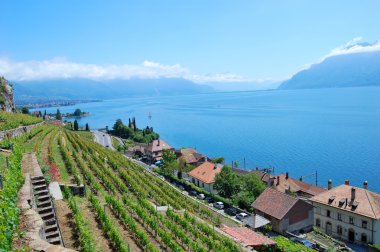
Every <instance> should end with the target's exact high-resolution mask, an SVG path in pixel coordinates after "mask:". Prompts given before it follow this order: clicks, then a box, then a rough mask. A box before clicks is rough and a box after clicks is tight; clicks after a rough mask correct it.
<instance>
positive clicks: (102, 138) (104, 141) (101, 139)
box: [91, 130, 115, 150]
mask: <svg viewBox="0 0 380 252" xmlns="http://www.w3.org/2000/svg"><path fill="white" fill-rule="evenodd" d="M91 132H92V133H94V135H95V140H96V142H97V143H99V144H100V145H103V146H104V147H107V148H109V149H111V150H115V148H114V147H113V146H112V139H111V136H110V135H108V134H107V133H103V132H100V131H99V130H92V131H91Z"/></svg>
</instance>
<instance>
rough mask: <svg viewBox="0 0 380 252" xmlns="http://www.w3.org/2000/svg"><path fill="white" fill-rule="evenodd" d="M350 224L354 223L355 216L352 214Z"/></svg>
mask: <svg viewBox="0 0 380 252" xmlns="http://www.w3.org/2000/svg"><path fill="white" fill-rule="evenodd" d="M350 224H354V217H351V216H350Z"/></svg>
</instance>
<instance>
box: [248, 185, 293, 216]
mask: <svg viewBox="0 0 380 252" xmlns="http://www.w3.org/2000/svg"><path fill="white" fill-rule="evenodd" d="M298 200H300V199H297V198H294V197H292V196H290V195H288V194H285V193H282V192H280V191H277V190H274V189H272V188H267V189H265V191H264V192H263V193H262V194H260V196H259V197H258V198H257V199H256V200H255V202H253V204H252V207H253V208H254V209H257V210H259V211H261V212H263V213H265V214H268V215H270V216H272V217H274V218H276V219H278V220H281V219H283V218H284V216H285V215H286V214H287V213H288V212H289V211H290V209H292V207H293V206H294V205H295V204H296V203H297V201H298Z"/></svg>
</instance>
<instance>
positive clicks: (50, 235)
mask: <svg viewBox="0 0 380 252" xmlns="http://www.w3.org/2000/svg"><path fill="white" fill-rule="evenodd" d="M45 237H46V239H51V238H55V237H58V238H59V232H58V231H53V232H48V233H45Z"/></svg>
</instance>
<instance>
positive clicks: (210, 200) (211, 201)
mask: <svg viewBox="0 0 380 252" xmlns="http://www.w3.org/2000/svg"><path fill="white" fill-rule="evenodd" d="M205 201H207V202H208V203H214V199H213V198H212V197H206V198H205Z"/></svg>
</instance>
